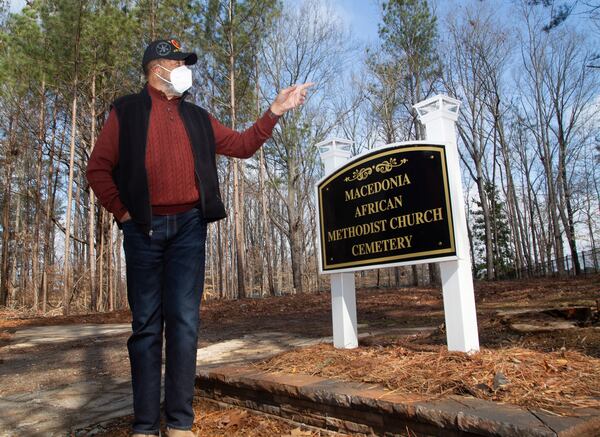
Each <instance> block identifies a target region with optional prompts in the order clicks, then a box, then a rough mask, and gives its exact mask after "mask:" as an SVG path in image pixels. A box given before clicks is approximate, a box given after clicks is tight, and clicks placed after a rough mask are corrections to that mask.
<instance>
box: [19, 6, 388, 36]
mask: <svg viewBox="0 0 600 437" xmlns="http://www.w3.org/2000/svg"><path fill="white" fill-rule="evenodd" d="M286 1H290V0H286ZM330 1H331V4H332V6H333V7H334V9H335V10H336V12H337V13H338V14H339V17H340V18H341V19H342V20H343V21H344V22H345V23H346V24H347V25H349V26H350V27H351V28H352V29H353V30H354V31H355V33H356V34H357V36H358V37H359V38H360V39H361V40H365V41H366V42H370V41H374V40H376V39H377V23H378V21H379V7H378V2H377V0H330ZM24 5H25V0H10V11H11V12H19V11H20V10H21V9H22V8H23V6H24Z"/></svg>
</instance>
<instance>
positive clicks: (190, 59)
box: [142, 39, 198, 71]
mask: <svg viewBox="0 0 600 437" xmlns="http://www.w3.org/2000/svg"><path fill="white" fill-rule="evenodd" d="M161 58H162V59H174V60H181V59H183V60H185V64H186V65H193V64H195V63H196V62H197V61H198V56H196V53H192V52H182V51H181V44H180V43H179V41H178V40H176V39H157V40H156V41H152V42H151V43H150V44H148V47H146V50H145V51H144V57H143V58H142V68H143V69H144V71H145V70H146V65H147V64H148V62H150V61H152V60H154V59H161Z"/></svg>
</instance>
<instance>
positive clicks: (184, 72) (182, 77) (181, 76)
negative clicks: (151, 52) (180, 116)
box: [155, 64, 192, 94]
mask: <svg viewBox="0 0 600 437" xmlns="http://www.w3.org/2000/svg"><path fill="white" fill-rule="evenodd" d="M158 66H159V67H160V68H162V69H163V70H167V71H168V72H169V73H170V78H171V80H167V79H165V78H163V77H161V76H160V75H159V74H157V73H155V74H156V75H157V76H158V77H160V78H161V79H162V80H164V81H165V82H167V83H169V84H171V86H172V87H173V89H174V90H175V92H177V93H179V94H182V93H183V92H184V91H186V90H188V89H190V87H191V86H192V70H190V69H189V68H187V67H186V66H185V65H182V66H180V67H177V68H174V69H172V70H169V69H167V68H165V67H163V66H162V65H160V64H158Z"/></svg>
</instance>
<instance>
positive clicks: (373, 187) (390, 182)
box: [344, 173, 411, 202]
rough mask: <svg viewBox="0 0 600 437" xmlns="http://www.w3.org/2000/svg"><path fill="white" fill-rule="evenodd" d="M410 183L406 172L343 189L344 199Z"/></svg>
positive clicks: (364, 195)
mask: <svg viewBox="0 0 600 437" xmlns="http://www.w3.org/2000/svg"><path fill="white" fill-rule="evenodd" d="M410 183H411V182H410V179H409V177H408V174H406V173H403V174H399V175H396V176H394V177H392V178H388V179H384V180H383V181H376V182H371V183H370V184H366V185H362V186H360V187H357V188H351V189H350V190H346V191H344V201H346V202H348V201H350V200H356V199H360V198H361V197H366V196H370V195H372V194H377V193H379V192H381V191H388V190H391V189H394V188H398V187H402V186H404V185H409V184H410Z"/></svg>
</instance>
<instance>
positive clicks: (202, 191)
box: [177, 102, 205, 216]
mask: <svg viewBox="0 0 600 437" xmlns="http://www.w3.org/2000/svg"><path fill="white" fill-rule="evenodd" d="M181 103H182V102H179V104H178V105H177V110H178V112H179V116H180V117H181V122H182V123H183V127H184V128H185V133H186V134H187V136H188V139H189V141H190V149H192V155H193V157H194V177H195V178H196V181H197V182H198V188H199V189H200V208H201V209H202V215H203V216H204V208H202V204H203V202H204V199H205V197H204V187H203V186H202V181H201V180H200V175H199V174H198V170H197V168H196V160H197V158H196V151H195V150H194V144H192V137H191V136H190V132H189V130H188V128H187V126H186V124H185V118H184V117H183V114H182V113H181Z"/></svg>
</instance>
